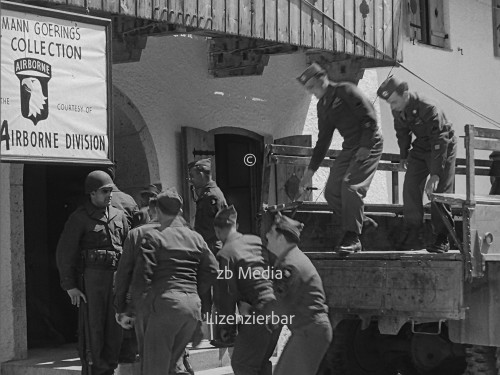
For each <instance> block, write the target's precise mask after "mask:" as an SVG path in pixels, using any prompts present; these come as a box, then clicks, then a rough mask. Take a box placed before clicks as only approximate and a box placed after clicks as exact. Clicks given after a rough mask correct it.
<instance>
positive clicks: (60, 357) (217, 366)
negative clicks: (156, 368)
mask: <svg viewBox="0 0 500 375" xmlns="http://www.w3.org/2000/svg"><path fill="white" fill-rule="evenodd" d="M231 352H232V348H223V349H218V348H214V347H212V346H211V345H210V344H209V343H208V341H203V342H202V343H201V344H200V346H199V347H198V348H196V349H190V358H189V359H190V361H191V365H192V366H193V369H194V370H195V372H196V374H197V375H231V374H233V372H232V370H231V366H230V354H231ZM80 371H81V364H80V359H79V358H78V354H77V350H76V346H75V345H74V344H72V345H65V346H62V347H58V348H44V349H33V350H29V352H28V358H27V359H23V360H17V361H10V362H4V363H2V364H1V374H2V375H77V374H80ZM136 374H138V364H137V363H136V364H121V365H120V366H119V367H118V370H117V371H116V375H136Z"/></svg>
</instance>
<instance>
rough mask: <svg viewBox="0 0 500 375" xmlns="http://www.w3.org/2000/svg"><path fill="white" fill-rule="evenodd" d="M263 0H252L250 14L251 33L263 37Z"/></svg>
mask: <svg viewBox="0 0 500 375" xmlns="http://www.w3.org/2000/svg"><path fill="white" fill-rule="evenodd" d="M264 3H265V0H254V2H253V15H252V35H253V36H254V37H257V38H264V34H265V32H264V30H265V24H266V22H265V18H264Z"/></svg>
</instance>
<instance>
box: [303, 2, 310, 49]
mask: <svg viewBox="0 0 500 375" xmlns="http://www.w3.org/2000/svg"><path fill="white" fill-rule="evenodd" d="M311 20H312V9H311V3H309V2H304V1H303V2H302V8H301V16H300V32H301V34H300V40H301V45H303V46H309V47H310V46H312V27H311Z"/></svg>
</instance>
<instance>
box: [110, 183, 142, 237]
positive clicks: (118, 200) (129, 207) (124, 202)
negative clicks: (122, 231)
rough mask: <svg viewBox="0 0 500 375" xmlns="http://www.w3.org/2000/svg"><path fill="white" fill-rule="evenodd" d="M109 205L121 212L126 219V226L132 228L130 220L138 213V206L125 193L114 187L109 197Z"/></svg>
mask: <svg viewBox="0 0 500 375" xmlns="http://www.w3.org/2000/svg"><path fill="white" fill-rule="evenodd" d="M111 205H112V206H113V207H116V208H118V209H119V210H122V211H123V212H124V213H125V216H126V217H127V221H128V226H129V227H130V228H132V219H133V217H134V215H135V214H136V213H137V212H139V206H137V203H136V202H135V200H134V198H132V197H131V196H130V195H128V194H127V193H124V192H123V191H121V190H119V189H118V188H117V187H116V186H115V187H114V188H113V194H112V195H111Z"/></svg>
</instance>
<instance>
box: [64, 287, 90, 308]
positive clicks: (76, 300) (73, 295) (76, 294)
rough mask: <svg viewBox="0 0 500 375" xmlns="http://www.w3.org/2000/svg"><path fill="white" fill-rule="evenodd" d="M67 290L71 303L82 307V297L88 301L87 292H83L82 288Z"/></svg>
mask: <svg viewBox="0 0 500 375" xmlns="http://www.w3.org/2000/svg"><path fill="white" fill-rule="evenodd" d="M66 292H67V293H68V295H69V298H70V299H71V303H72V304H73V305H76V306H77V307H80V298H82V299H83V301H84V302H85V303H87V297H85V294H83V293H82V291H81V290H80V289H78V288H73V289H68V290H67V291H66Z"/></svg>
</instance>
